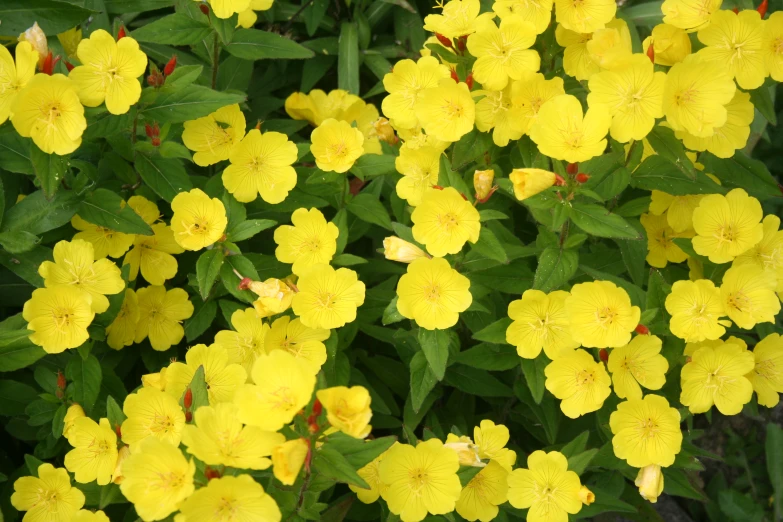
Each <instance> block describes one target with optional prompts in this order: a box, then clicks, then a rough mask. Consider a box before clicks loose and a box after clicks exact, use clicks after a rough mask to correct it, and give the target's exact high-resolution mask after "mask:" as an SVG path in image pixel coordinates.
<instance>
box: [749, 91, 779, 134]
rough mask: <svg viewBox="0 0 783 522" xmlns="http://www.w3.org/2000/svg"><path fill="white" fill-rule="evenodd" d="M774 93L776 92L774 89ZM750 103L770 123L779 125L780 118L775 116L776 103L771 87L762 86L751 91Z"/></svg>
mask: <svg viewBox="0 0 783 522" xmlns="http://www.w3.org/2000/svg"><path fill="white" fill-rule="evenodd" d="M772 92H774V87H773V90H772ZM750 101H751V102H752V103H753V106H754V107H755V108H756V110H757V111H759V112H760V113H761V115H762V116H764V118H766V120H767V121H768V122H769V123H771V124H772V125H777V124H778V117H777V115H776V114H775V102H774V101H773V100H772V96H771V94H770V87H768V86H766V85H762V86H761V87H759V88H758V89H753V90H752V91H750Z"/></svg>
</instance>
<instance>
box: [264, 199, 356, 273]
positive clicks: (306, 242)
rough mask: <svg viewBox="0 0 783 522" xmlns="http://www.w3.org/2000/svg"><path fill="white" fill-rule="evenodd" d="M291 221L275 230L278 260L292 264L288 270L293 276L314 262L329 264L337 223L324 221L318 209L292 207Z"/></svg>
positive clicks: (335, 247) (334, 247) (334, 248)
mask: <svg viewBox="0 0 783 522" xmlns="http://www.w3.org/2000/svg"><path fill="white" fill-rule="evenodd" d="M291 223H292V224H293V225H280V226H279V227H277V229H276V230H275V237H274V239H275V243H277V249H275V257H277V260H278V261H280V262H281V263H288V264H292V266H291V271H292V272H293V273H294V274H296V275H300V274H301V273H302V272H303V271H305V270H306V269H308V268H310V267H311V266H313V265H318V264H329V262H330V261H331V260H332V257H333V256H334V254H335V252H337V236H338V235H340V231H339V230H338V229H337V225H335V224H334V223H327V222H326V218H324V215H323V214H322V213H321V211H320V210H318V209H317V208H311V209H310V210H307V209H306V208H299V209H297V210H295V211H294V213H293V214H291Z"/></svg>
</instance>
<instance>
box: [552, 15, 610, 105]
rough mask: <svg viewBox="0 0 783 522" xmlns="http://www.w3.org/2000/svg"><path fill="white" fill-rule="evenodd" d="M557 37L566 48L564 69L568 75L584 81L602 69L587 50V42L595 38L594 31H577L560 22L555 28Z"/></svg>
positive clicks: (558, 41) (560, 44) (559, 42)
mask: <svg viewBox="0 0 783 522" xmlns="http://www.w3.org/2000/svg"><path fill="white" fill-rule="evenodd" d="M555 38H556V39H557V44H558V45H559V46H561V47H564V48H565V50H564V51H563V70H565V73H566V74H567V75H569V76H573V77H574V78H576V79H577V80H579V81H582V80H587V79H589V78H590V76H592V75H593V74H595V73H597V72H598V71H600V70H601V68H600V67H598V64H597V63H595V62H594V61H593V58H592V57H591V56H590V53H589V52H588V51H587V42H589V41H590V40H591V39H592V38H593V33H577V32H576V31H571V30H570V29H566V28H565V27H563V26H562V25H561V24H558V25H557V28H556V29H555ZM561 94H565V93H561Z"/></svg>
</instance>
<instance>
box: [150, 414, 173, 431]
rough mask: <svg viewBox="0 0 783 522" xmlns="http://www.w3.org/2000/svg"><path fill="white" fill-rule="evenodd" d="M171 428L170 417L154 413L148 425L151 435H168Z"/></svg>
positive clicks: (171, 421)
mask: <svg viewBox="0 0 783 522" xmlns="http://www.w3.org/2000/svg"><path fill="white" fill-rule="evenodd" d="M173 427H174V421H173V420H171V417H169V416H168V415H160V414H158V413H155V415H154V416H153V417H152V423H151V424H150V431H151V432H152V433H168V432H170V431H171V429H172V428H173Z"/></svg>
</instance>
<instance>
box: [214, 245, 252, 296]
mask: <svg viewBox="0 0 783 522" xmlns="http://www.w3.org/2000/svg"><path fill="white" fill-rule="evenodd" d="M234 270H236V271H237V272H239V273H240V274H242V277H249V278H250V279H252V280H253V281H258V272H257V271H256V267H255V266H253V263H252V262H251V261H250V260H249V259H248V258H246V257H245V256H228V257H226V258H225V260H224V262H223V266H221V267H220V280H221V281H222V282H223V286H225V287H226V290H228V292H229V293H230V294H231V295H233V296H234V297H236V298H237V299H239V300H240V301H244V302H245V303H252V302H253V301H255V300H256V299H258V296H257V295H256V294H254V293H253V292H251V291H250V290H240V289H239V283H240V281H241V279H240V278H239V276H237V275H236V274H235V273H234Z"/></svg>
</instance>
